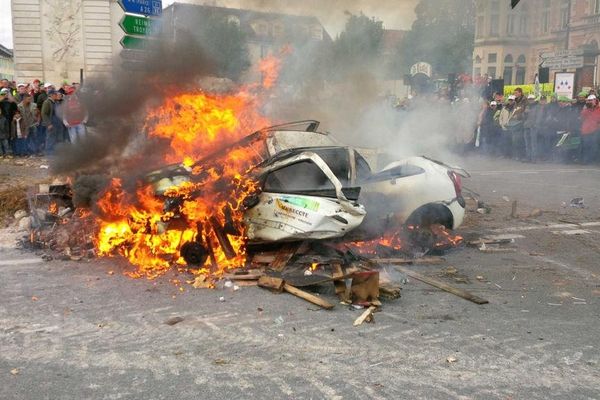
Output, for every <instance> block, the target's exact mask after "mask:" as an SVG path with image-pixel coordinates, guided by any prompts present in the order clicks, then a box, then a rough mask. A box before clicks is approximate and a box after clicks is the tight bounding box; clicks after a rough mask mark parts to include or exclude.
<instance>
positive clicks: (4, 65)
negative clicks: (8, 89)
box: [0, 44, 15, 81]
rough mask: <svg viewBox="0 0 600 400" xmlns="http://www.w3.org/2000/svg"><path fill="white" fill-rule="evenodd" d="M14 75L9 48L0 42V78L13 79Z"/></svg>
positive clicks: (11, 53) (11, 54) (13, 65)
mask: <svg viewBox="0 0 600 400" xmlns="http://www.w3.org/2000/svg"><path fill="white" fill-rule="evenodd" d="M14 75H15V64H14V61H13V52H12V50H11V49H7V48H6V47H4V46H2V45H1V44H0V79H8V80H11V81H12V80H13V78H14Z"/></svg>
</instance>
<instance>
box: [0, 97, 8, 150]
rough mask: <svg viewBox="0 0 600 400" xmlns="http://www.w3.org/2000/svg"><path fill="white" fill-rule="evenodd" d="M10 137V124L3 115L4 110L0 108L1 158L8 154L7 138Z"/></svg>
mask: <svg viewBox="0 0 600 400" xmlns="http://www.w3.org/2000/svg"><path fill="white" fill-rule="evenodd" d="M9 138H10V125H9V122H8V119H7V118H6V117H5V116H4V111H3V109H2V108H0V152H1V154H0V156H2V158H4V157H8V156H9V153H10V151H9V149H10V146H9V144H8V139H9Z"/></svg>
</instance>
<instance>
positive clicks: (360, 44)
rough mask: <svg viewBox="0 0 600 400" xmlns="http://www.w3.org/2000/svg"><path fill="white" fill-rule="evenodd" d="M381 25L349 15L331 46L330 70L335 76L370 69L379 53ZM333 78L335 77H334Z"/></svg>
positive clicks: (375, 21) (375, 62)
mask: <svg viewBox="0 0 600 400" xmlns="http://www.w3.org/2000/svg"><path fill="white" fill-rule="evenodd" d="M382 37H383V23H382V22H381V21H378V20H376V19H375V18H369V17H367V16H366V15H364V14H362V13H361V14H360V15H353V14H349V18H348V21H346V25H345V27H344V30H343V31H342V32H341V33H340V34H339V36H338V37H337V38H336V39H335V41H334V42H333V46H332V54H333V57H332V68H331V71H332V73H334V74H335V75H336V76H338V77H339V76H340V74H341V75H344V74H345V73H352V72H356V71H359V70H362V69H365V68H370V67H372V66H373V65H376V64H377V60H378V58H379V57H380V55H381V54H380V51H381V38H382ZM334 78H335V76H334Z"/></svg>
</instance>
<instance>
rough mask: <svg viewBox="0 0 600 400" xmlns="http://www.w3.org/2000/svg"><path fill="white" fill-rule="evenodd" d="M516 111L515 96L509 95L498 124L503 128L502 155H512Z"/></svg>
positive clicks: (508, 156)
mask: <svg viewBox="0 0 600 400" xmlns="http://www.w3.org/2000/svg"><path fill="white" fill-rule="evenodd" d="M514 113H515V96H513V95H512V94H511V95H510V96H508V99H507V101H506V104H505V105H504V106H503V107H502V110H500V113H499V114H498V125H500V128H501V132H502V135H501V138H500V152H501V154H502V156H504V157H506V158H510V157H511V155H512V134H513V131H512V130H511V127H512V126H513V125H514V122H513V117H514Z"/></svg>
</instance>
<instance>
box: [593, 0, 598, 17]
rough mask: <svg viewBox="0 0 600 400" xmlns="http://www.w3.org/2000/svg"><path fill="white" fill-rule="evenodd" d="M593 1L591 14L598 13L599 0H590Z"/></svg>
mask: <svg viewBox="0 0 600 400" xmlns="http://www.w3.org/2000/svg"><path fill="white" fill-rule="evenodd" d="M592 1H593V2H594V9H593V10H592V14H600V0H595V1H594V0H592Z"/></svg>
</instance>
